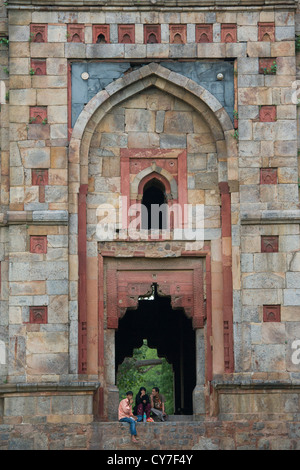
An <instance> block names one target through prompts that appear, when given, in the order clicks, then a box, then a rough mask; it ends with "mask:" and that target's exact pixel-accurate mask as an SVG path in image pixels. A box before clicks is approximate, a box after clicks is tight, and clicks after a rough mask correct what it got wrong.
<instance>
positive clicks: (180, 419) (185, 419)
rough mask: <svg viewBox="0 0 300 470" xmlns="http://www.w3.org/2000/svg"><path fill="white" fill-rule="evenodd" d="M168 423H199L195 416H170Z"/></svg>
mask: <svg viewBox="0 0 300 470" xmlns="http://www.w3.org/2000/svg"><path fill="white" fill-rule="evenodd" d="M167 421H172V422H175V423H182V422H191V421H198V420H196V419H195V417H194V416H193V415H168V418H167Z"/></svg>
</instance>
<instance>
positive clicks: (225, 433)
mask: <svg viewBox="0 0 300 470" xmlns="http://www.w3.org/2000/svg"><path fill="white" fill-rule="evenodd" d="M137 430H138V433H139V437H140V442H139V443H137V444H132V443H131V441H130V435H129V429H128V425H127V424H122V423H92V424H89V425H78V424H77V425H68V426H66V425H65V426H62V425H54V424H48V425H47V426H44V425H40V424H36V425H32V424H27V425H26V424H25V425H24V424H23V425H19V426H17V425H16V426H12V425H5V426H1V428H0V442H1V444H0V449H1V450H110V451H118V450H127V451H128V450H134V451H139V450H155V451H161V450H173V451H174V450H175V451H182V450H187V451H188V450H195V451H197V450H299V432H300V429H299V422H293V423H283V422H282V421H279V422H276V421H275V422H274V421H273V422H262V421H255V422H253V421H249V422H241V421H238V422H229V421H227V422H221V421H212V422H206V423H186V422H179V423H172V422H169V423H146V425H144V424H143V423H141V424H138V427H137ZM101 457H102V456H101Z"/></svg>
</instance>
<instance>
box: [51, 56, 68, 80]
mask: <svg viewBox="0 0 300 470" xmlns="http://www.w3.org/2000/svg"><path fill="white" fill-rule="evenodd" d="M46 64H47V73H48V74H49V75H64V76H65V75H66V74H67V59H58V58H55V59H53V58H47V59H46Z"/></svg>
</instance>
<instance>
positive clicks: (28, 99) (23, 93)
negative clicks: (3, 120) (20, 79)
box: [9, 89, 37, 106]
mask: <svg viewBox="0 0 300 470" xmlns="http://www.w3.org/2000/svg"><path fill="white" fill-rule="evenodd" d="M9 102H10V104H11V105H15V106H19V105H20V103H22V105H23V106H25V105H30V106H35V105H36V104H37V103H36V90H33V89H23V90H22V89H21V90H10V93H9Z"/></svg>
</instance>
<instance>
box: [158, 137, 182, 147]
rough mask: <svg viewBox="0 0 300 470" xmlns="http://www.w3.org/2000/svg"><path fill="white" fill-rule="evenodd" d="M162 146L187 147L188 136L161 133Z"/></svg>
mask: <svg viewBox="0 0 300 470" xmlns="http://www.w3.org/2000/svg"><path fill="white" fill-rule="evenodd" d="M160 146H161V148H185V147H186V136H185V135H176V134H170V135H169V134H160Z"/></svg>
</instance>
